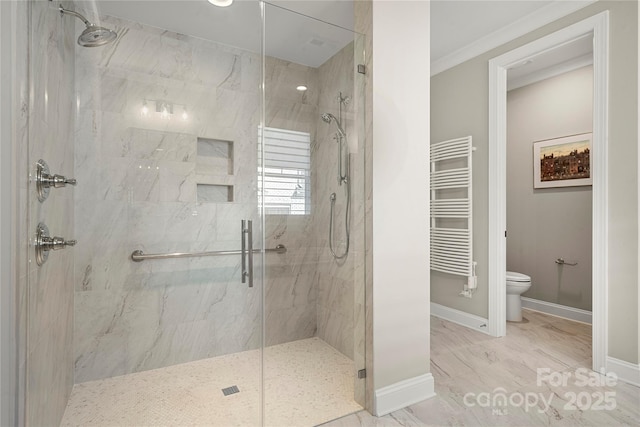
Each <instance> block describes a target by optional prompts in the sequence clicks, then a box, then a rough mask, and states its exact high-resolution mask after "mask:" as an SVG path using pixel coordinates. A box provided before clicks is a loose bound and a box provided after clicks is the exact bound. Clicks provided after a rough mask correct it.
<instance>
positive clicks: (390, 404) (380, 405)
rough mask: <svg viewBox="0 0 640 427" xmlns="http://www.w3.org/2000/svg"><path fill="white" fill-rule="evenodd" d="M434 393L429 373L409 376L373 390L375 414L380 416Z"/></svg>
mask: <svg viewBox="0 0 640 427" xmlns="http://www.w3.org/2000/svg"><path fill="white" fill-rule="evenodd" d="M435 395H436V392H435V385H434V382H433V375H431V373H427V374H424V375H420V376H418V377H413V378H409V379H408V380H404V381H400V382H397V383H395V384H391V385H389V386H386V387H382V388H380V389H378V390H376V391H375V403H374V407H375V415H376V416H377V417H381V416H383V415H387V414H388V413H391V412H393V411H397V410H399V409H402V408H406V407H407V406H409V405H413V404H414V403H418V402H422V401H423V400H426V399H430V398H432V397H434V396H435Z"/></svg>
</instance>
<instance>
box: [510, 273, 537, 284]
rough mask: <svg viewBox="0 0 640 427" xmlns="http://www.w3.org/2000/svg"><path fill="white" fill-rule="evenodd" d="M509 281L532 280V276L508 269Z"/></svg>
mask: <svg viewBox="0 0 640 427" xmlns="http://www.w3.org/2000/svg"><path fill="white" fill-rule="evenodd" d="M507 282H531V277H529V276H527V275H526V274H522V273H516V272H515V271H507Z"/></svg>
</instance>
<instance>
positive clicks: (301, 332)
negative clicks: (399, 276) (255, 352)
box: [265, 57, 319, 345]
mask: <svg viewBox="0 0 640 427" xmlns="http://www.w3.org/2000/svg"><path fill="white" fill-rule="evenodd" d="M265 82H266V86H265V88H266V90H265V104H266V105H265V110H266V112H265V115H266V117H265V120H266V126H268V127H272V128H278V129H288V130H294V131H298V132H308V133H309V134H311V145H312V147H311V150H312V153H311V157H312V159H313V156H314V155H315V153H314V152H315V148H314V147H315V145H316V141H317V140H316V138H315V135H316V127H317V123H318V122H317V120H318V119H317V118H318V117H319V114H318V107H317V105H318V95H319V89H318V87H319V84H318V70H317V69H315V68H311V67H306V66H303V65H299V64H295V63H292V62H287V61H283V60H280V59H276V58H272V57H267V58H266V61H265ZM301 83H304V84H305V85H307V87H308V90H307V91H305V92H299V91H297V90H296V86H297V85H298V84H301ZM312 171H313V168H312ZM311 198H312V201H311V207H310V210H311V212H314V211H315V210H316V209H315V200H316V199H315V194H314V193H313V191H312V193H311ZM265 227H266V230H265V231H266V246H267V247H269V248H270V247H275V246H276V245H277V244H279V243H283V244H285V245H286V246H287V248H288V251H287V254H286V255H281V256H277V255H267V256H268V258H267V260H266V265H267V268H266V271H265V280H266V283H265V289H266V295H265V319H266V321H265V328H266V334H265V344H266V345H275V344H281V343H285V342H289V341H293V340H299V339H303V338H310V337H313V336H315V335H316V331H317V327H316V312H317V310H316V304H317V298H318V279H319V275H318V269H317V260H318V250H317V238H316V236H315V234H314V233H313V228H312V227H313V224H312V216H310V215H267V216H266V217H265Z"/></svg>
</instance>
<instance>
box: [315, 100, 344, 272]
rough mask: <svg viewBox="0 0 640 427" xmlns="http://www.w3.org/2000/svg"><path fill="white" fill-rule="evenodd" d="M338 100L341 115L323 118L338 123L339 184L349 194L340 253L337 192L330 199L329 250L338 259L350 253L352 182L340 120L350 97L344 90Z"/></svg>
mask: <svg viewBox="0 0 640 427" xmlns="http://www.w3.org/2000/svg"><path fill="white" fill-rule="evenodd" d="M338 102H339V104H340V108H339V114H338V115H339V117H340V118H337V117H336V116H334V115H333V114H331V113H324V114H322V120H323V121H324V122H325V123H331V122H332V121H333V122H334V123H335V124H336V127H337V128H338V132H337V135H336V137H335V139H336V140H337V141H338V185H340V186H342V184H345V186H344V189H345V193H346V196H347V200H346V206H345V211H344V228H345V237H346V238H347V242H346V247H345V249H344V252H343V253H341V254H338V253H337V252H336V251H335V250H334V249H333V240H334V239H333V216H334V215H333V211H334V209H335V204H336V193H331V195H330V196H329V200H330V202H331V211H330V217H329V250H330V251H331V255H333V257H334V258H335V259H337V260H342V259H344V258H346V256H347V254H349V241H350V223H349V221H350V217H351V215H350V211H351V182H350V181H349V153H348V150H347V159H346V164H347V165H346V172H345V173H344V174H343V172H342V162H343V151H344V145H345V144H344V142H345V141H346V139H347V133H346V132H345V131H344V129H343V128H342V124H341V123H340V120H341V119H342V106H343V105H346V104H347V103H348V102H349V97H348V96H346V97H343V96H342V92H340V94H339V95H338Z"/></svg>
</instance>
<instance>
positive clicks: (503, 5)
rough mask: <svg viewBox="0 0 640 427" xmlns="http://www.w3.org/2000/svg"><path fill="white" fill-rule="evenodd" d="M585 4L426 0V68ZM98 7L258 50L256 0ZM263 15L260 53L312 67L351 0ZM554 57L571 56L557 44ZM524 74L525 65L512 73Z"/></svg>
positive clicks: (298, 4) (348, 13) (273, 7)
mask: <svg viewBox="0 0 640 427" xmlns="http://www.w3.org/2000/svg"><path fill="white" fill-rule="evenodd" d="M592 1H593V0H579V1H562V0H517V1H516V0H513V1H504V0H503V1H495V0H493V1H487V0H471V1H470V0H432V1H431V63H432V70H433V73H434V74H435V73H437V72H440V71H443V70H444V69H447V68H449V67H451V66H454V65H456V64H457V63H461V62H463V61H464V60H466V59H470V58H471V57H473V56H476V55H478V54H480V53H483V52H485V51H487V50H489V49H491V48H493V47H496V46H498V45H500V44H502V43H504V42H505V41H508V40H511V39H512V38H514V37H515V36H517V35H518V31H521V34H524V32H528V31H531V30H532V29H534V28H537V27H536V25H537V26H541V25H544V24H545V23H546V22H550V21H551V20H553V19H557V18H559V17H560V16H563V15H566V14H567V13H570V12H572V11H573V10H576V9H578V8H580V7H584V6H585V5H587V4H589V3H591V2H592ZM98 7H99V12H100V13H101V14H107V15H112V16H117V17H121V18H126V19H129V20H133V21H136V22H140V23H144V24H147V25H151V26H154V27H159V28H163V29H167V30H170V31H174V32H177V33H181V34H187V35H191V36H194V37H198V38H202V39H206V40H212V41H216V42H219V43H223V44H226V45H230V46H235V47H238V48H241V49H245V50H249V51H253V52H259V51H260V48H261V32H260V29H261V11H260V7H259V3H258V2H257V1H256V0H236V1H235V2H234V3H233V4H232V5H231V6H230V7H226V8H220V7H215V6H212V5H210V4H209V3H208V2H207V1H205V0H136V1H120V0H115V1H114V0H100V1H98ZM308 16H314V17H315V18H317V19H311V18H308ZM265 17H266V26H265V50H266V54H267V55H269V56H273V57H277V58H280V59H284V60H287V61H292V62H296V63H299V64H303V65H307V66H311V67H318V66H320V65H322V64H323V63H324V62H325V61H326V60H327V59H329V58H330V57H332V56H333V55H334V54H335V53H336V52H337V51H339V50H340V49H342V48H343V47H344V46H345V45H346V44H348V43H349V42H350V41H351V40H353V33H352V32H351V31H350V29H352V26H353V0H270V1H269V3H268V4H267V5H266V7H265ZM545 20H546V21H545ZM323 21H324V22H323ZM325 22H331V23H334V24H335V25H328V24H326V23H325ZM522 31H524V32H522ZM501 36H502V38H501ZM505 38H506V39H505ZM492 43H493V44H492ZM583 53H584V52H583ZM465 55H466V56H465ZM562 55H569V56H577V55H578V54H577V53H575V54H574V53H571V52H569V51H568V50H567V49H565V51H564V52H563V53H562ZM556 59H557V60H562V59H566V56H564V57H560V58H556ZM539 63H540V62H539ZM547 66H549V64H547ZM525 71H527V67H524V68H523V70H520V72H525Z"/></svg>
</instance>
